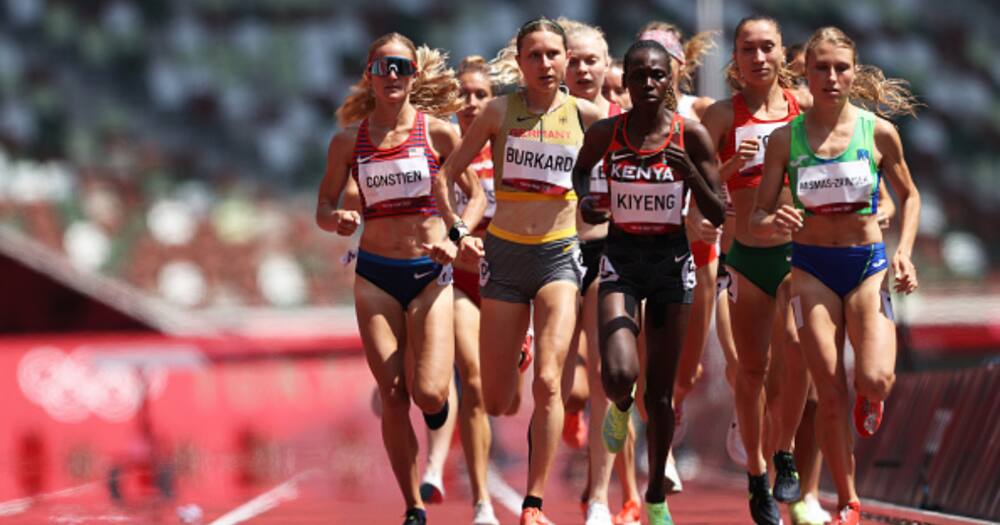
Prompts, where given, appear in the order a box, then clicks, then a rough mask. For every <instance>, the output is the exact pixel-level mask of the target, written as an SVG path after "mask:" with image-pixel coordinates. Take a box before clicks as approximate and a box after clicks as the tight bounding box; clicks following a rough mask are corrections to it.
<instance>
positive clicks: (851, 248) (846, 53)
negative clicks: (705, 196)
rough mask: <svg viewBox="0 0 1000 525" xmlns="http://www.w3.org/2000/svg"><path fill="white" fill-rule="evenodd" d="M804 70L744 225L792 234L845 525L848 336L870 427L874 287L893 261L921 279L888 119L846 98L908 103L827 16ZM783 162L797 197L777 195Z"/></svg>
mask: <svg viewBox="0 0 1000 525" xmlns="http://www.w3.org/2000/svg"><path fill="white" fill-rule="evenodd" d="M806 77H807V79H808V85H809V91H810V92H811V94H812V96H813V107H812V108H811V109H810V110H808V111H807V112H806V113H805V114H803V115H802V116H799V117H797V118H796V119H795V120H793V121H792V123H791V125H790V126H786V127H784V128H782V129H780V130H778V131H777V132H775V133H774V135H773V136H772V140H771V141H770V142H769V144H768V148H767V155H766V158H765V163H764V180H763V182H762V183H761V187H760V190H759V194H758V197H757V204H756V208H755V210H754V213H753V217H752V219H751V228H752V229H753V231H754V233H755V234H757V235H760V236H770V235H774V234H775V233H776V232H781V233H784V234H792V235H793V240H794V244H793V246H792V307H793V310H794V317H795V323H796V325H797V327H798V330H799V333H800V336H801V338H802V346H803V349H804V351H805V356H806V360H807V362H808V365H809V369H810V371H811V372H812V377H813V379H814V381H815V384H816V389H817V393H818V394H819V413H818V425H819V426H818V427H817V429H818V431H819V433H821V434H822V435H823V436H824V439H822V440H820V446H821V448H822V449H823V455H824V457H825V458H826V462H827V466H828V467H829V468H830V473H831V475H832V477H833V479H834V482H835V484H836V486H837V496H838V508H839V509H840V512H839V514H838V516H837V517H836V519H835V520H834V523H835V524H838V525H839V524H845V525H846V524H850V525H853V524H857V523H860V520H861V507H860V504H859V502H858V495H857V492H856V491H855V486H854V458H853V439H852V436H851V434H850V433H849V430H848V428H849V423H848V421H849V419H850V418H849V416H848V404H847V403H848V400H847V392H848V388H847V376H846V372H845V370H844V362H843V351H844V349H843V343H844V337H845V335H846V336H847V337H849V338H850V340H851V346H853V348H854V352H855V374H854V384H855V387H856V390H857V399H856V402H855V408H854V422H855V427H856V428H857V430H858V432H859V433H860V434H861V435H862V436H870V435H872V433H874V432H875V430H876V429H877V428H878V425H879V423H880V422H881V419H882V403H883V401H884V400H885V398H886V397H887V396H888V395H889V390H890V389H891V388H892V384H893V381H894V380H895V374H894V369H895V364H896V352H895V346H896V345H895V326H894V322H893V314H892V305H891V303H890V301H889V295H888V291H886V290H883V289H882V282H883V278H884V276H885V273H884V272H886V271H887V270H888V269H889V267H890V266H891V267H892V270H893V272H894V274H895V289H896V291H897V292H903V293H911V292H913V291H914V290H915V289H916V288H917V284H918V283H917V275H916V269H915V268H914V266H913V263H912V262H911V261H910V254H911V252H912V250H913V243H914V239H915V237H916V232H917V223H918V220H919V215H920V195H919V194H918V192H917V188H916V186H915V185H914V183H913V180H912V179H911V177H910V172H909V168H908V167H907V165H906V160H905V159H904V157H903V147H902V143H901V141H900V138H899V133H898V132H897V131H896V128H895V126H893V124H892V123H890V122H889V121H888V120H886V119H885V118H883V117H882V116H877V115H876V114H874V113H872V112H870V111H868V110H866V109H863V108H861V107H858V106H856V105H854V104H853V103H852V102H851V101H852V100H858V101H865V102H868V103H869V104H870V105H871V107H872V108H876V109H877V110H879V111H880V114H882V115H886V116H890V115H900V114H911V115H913V114H915V107H916V102H915V100H914V99H913V97H912V95H911V94H910V92H909V90H908V89H906V87H905V82H903V81H900V80H897V79H886V78H885V76H884V75H883V74H882V71H881V70H879V69H878V68H874V67H871V66H862V65H859V64H858V61H857V48H856V47H855V44H854V42H853V41H852V40H851V39H850V38H849V37H848V36H847V35H845V34H844V33H843V32H842V31H841V30H840V29H837V28H835V27H824V28H822V29H819V30H817V31H816V32H815V33H813V35H812V37H811V38H810V39H809V41H808V42H807V43H806ZM786 172H787V173H788V177H789V182H790V185H791V188H792V190H793V199H794V200H793V203H787V202H779V199H778V193H779V191H780V187H781V181H782V179H783V178H784V174H785V173H786ZM882 176H884V177H885V178H886V179H888V181H889V183H890V184H891V185H892V187H893V189H894V190H895V192H896V195H897V196H898V197H899V201H900V204H899V206H900V209H901V214H900V230H901V234H900V239H899V245H898V247H897V249H896V252H895V253H894V254H893V256H892V258H891V260H890V259H889V258H888V257H887V254H886V253H885V245H884V244H883V242H882V238H883V236H882V230H881V228H880V227H879V222H880V217H879V215H878V213H877V212H878V208H879V204H880V202H879V198H878V195H879V189H878V188H879V179H880V178H881V177H882Z"/></svg>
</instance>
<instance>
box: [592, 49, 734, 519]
mask: <svg viewBox="0 0 1000 525" xmlns="http://www.w3.org/2000/svg"><path fill="white" fill-rule="evenodd" d="M624 64H625V70H624V80H625V84H626V85H627V86H628V89H629V93H630V95H631V99H632V104H633V109H632V110H630V111H629V112H627V113H625V114H623V115H620V116H618V117H611V118H608V119H605V120H602V121H600V122H599V123H597V124H595V125H594V127H593V128H592V129H591V130H589V131H588V132H587V137H586V141H585V143H584V147H583V149H582V150H581V152H580V157H579V159H578V160H577V165H576V167H575V168H574V181H575V182H576V187H577V188H578V191H580V192H581V194H586V195H585V196H584V197H583V198H582V199H581V201H580V211H581V214H582V215H583V217H584V219H585V220H587V221H588V222H594V223H599V222H602V221H607V220H608V219H610V221H611V224H610V227H609V232H608V240H607V246H606V248H605V252H604V255H603V257H602V258H601V274H600V280H601V282H600V294H599V308H598V320H599V323H600V333H601V334H602V337H601V339H600V351H601V357H602V366H603V374H602V380H603V381H602V382H603V386H604V389H605V392H607V395H608V398H609V399H611V400H612V405H611V406H610V407H609V408H608V410H607V413H606V415H605V418H604V422H603V426H602V438H603V441H604V444H605V446H606V447H607V448H608V450H609V451H611V452H617V451H619V450H621V447H622V445H623V444H624V442H625V437H626V435H627V429H628V421H629V419H630V415H629V414H630V413H631V408H632V406H633V404H634V403H633V401H634V398H633V392H634V387H635V385H636V382H637V380H638V376H639V373H640V367H639V355H638V348H637V347H638V344H637V339H638V337H639V333H640V329H639V325H640V323H641V324H643V325H644V326H643V331H644V334H645V338H646V347H647V354H648V363H647V366H646V367H645V375H646V393H645V397H646V410H647V413H648V418H649V425H648V426H647V433H646V437H647V442H648V452H649V458H648V460H649V484H648V487H647V489H646V497H645V500H646V505H645V506H646V514H647V519H648V523H650V524H653V525H672V523H673V520H672V518H671V516H670V512H669V510H668V508H667V505H666V492H667V490H666V483H665V479H664V478H665V477H664V468H665V465H666V461H667V456H668V454H669V451H670V443H671V440H672V438H673V431H674V412H673V402H672V397H673V388H674V385H673V381H674V374H675V372H676V367H677V360H678V358H679V355H680V350H681V345H682V341H683V333H684V331H685V329H686V327H687V322H688V315H689V311H690V303H691V291H692V289H693V288H694V275H693V272H692V268H691V260H690V259H691V252H690V249H689V247H688V242H687V236H686V234H685V227H684V219H683V212H682V209H683V208H684V203H685V202H686V199H687V192H688V191H689V190H690V191H691V193H692V195H693V197H694V199H695V200H697V201H698V203H699V204H700V205H701V207H702V209H703V210H704V212H705V215H706V217H708V218H709V219H710V220H711V221H712V222H713V224H715V225H721V224H722V221H723V204H722V201H721V199H720V198H719V197H718V195H717V194H716V193H717V187H718V182H717V175H716V171H715V163H714V159H715V154H714V151H713V149H712V146H711V142H710V140H709V137H708V133H707V132H706V131H705V129H704V128H703V127H702V126H701V125H700V124H698V123H697V122H693V121H690V120H687V119H684V118H683V117H681V116H680V115H678V114H677V113H676V112H675V111H674V110H672V109H671V108H672V107H674V106H675V105H676V102H675V101H674V100H673V90H672V81H671V68H670V58H669V55H668V53H667V50H666V49H664V48H663V46H662V45H660V44H659V43H657V42H655V41H653V40H641V41H639V42H636V43H635V44H633V45H632V47H630V48H629V50H628V52H627V53H626V55H625V59H624ZM599 160H603V162H604V170H605V173H606V175H607V179H608V188H609V195H610V211H604V210H602V209H601V208H600V207H599V206H598V198H597V197H595V196H592V195H589V188H588V186H589V184H588V182H589V176H590V170H591V169H592V168H593V166H594V165H596V164H597V162H598V161H599ZM643 300H645V301H646V311H645V314H644V315H641V316H640V305H641V303H642V301H643Z"/></svg>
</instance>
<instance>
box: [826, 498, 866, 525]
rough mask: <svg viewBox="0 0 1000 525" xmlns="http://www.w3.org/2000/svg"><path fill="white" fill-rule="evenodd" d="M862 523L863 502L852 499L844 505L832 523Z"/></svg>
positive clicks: (833, 524) (835, 524)
mask: <svg viewBox="0 0 1000 525" xmlns="http://www.w3.org/2000/svg"><path fill="white" fill-rule="evenodd" d="M860 523H861V503H859V502H857V501H852V502H850V503H848V504H847V505H844V507H843V508H842V509H840V512H839V513H837V517H836V518H834V519H833V523H832V524H831V525H859V524H860Z"/></svg>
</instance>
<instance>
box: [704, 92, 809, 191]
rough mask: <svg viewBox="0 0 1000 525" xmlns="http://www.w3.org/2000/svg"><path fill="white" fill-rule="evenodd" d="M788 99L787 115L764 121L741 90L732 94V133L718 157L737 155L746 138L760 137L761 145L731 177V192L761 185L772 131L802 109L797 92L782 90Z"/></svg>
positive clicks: (726, 158) (727, 185) (758, 139)
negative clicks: (747, 101) (755, 112)
mask: <svg viewBox="0 0 1000 525" xmlns="http://www.w3.org/2000/svg"><path fill="white" fill-rule="evenodd" d="M782 93H784V95H785V100H786V101H787V102H788V114H787V115H785V116H784V117H783V118H780V119H776V120H762V119H759V118H756V117H754V116H753V115H752V114H750V109H749V108H748V107H747V103H746V100H745V99H744V98H743V94H742V93H737V94H736V95H735V96H733V127H732V128H730V130H729V135H728V137H727V139H726V143H725V145H724V146H723V147H722V150H721V151H720V152H719V158H720V159H721V160H722V162H726V161H728V160H729V159H731V158H733V156H734V155H736V151H737V150H738V149H739V146H740V143H741V142H743V141H744V140H746V139H757V141H758V143H759V144H760V148H759V149H758V150H757V154H756V155H755V156H754V157H753V158H752V159H750V160H748V161H747V162H746V164H744V165H743V167H742V168H741V169H740V172H739V173H736V174H734V175H733V176H731V177H729V180H727V181H726V187H728V188H729V191H735V190H739V189H743V188H756V187H757V186H760V178H761V176H763V174H764V150H766V149H767V139H768V137H770V136H771V132H772V131H774V130H776V129H778V128H780V127H781V126H784V125H785V124H787V123H788V122H791V121H792V119H794V118H795V117H796V116H798V114H799V113H801V110H800V109H799V103H798V102H797V101H796V100H795V95H793V94H792V92H791V91H788V90H787V89H785V90H782Z"/></svg>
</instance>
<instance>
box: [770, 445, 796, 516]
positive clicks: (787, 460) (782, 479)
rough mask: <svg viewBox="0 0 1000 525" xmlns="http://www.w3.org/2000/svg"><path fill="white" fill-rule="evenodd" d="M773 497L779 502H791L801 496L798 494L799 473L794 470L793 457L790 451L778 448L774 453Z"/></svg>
mask: <svg viewBox="0 0 1000 525" xmlns="http://www.w3.org/2000/svg"><path fill="white" fill-rule="evenodd" d="M774 468H775V470H776V471H777V473H776V474H775V475H774V499H776V500H778V501H780V502H781V503H791V502H793V501H796V500H798V499H799V498H800V497H801V494H799V473H798V471H796V470H795V458H794V457H793V456H792V453H791V452H785V451H783V450H779V451H777V452H776V453H775V454H774Z"/></svg>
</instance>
